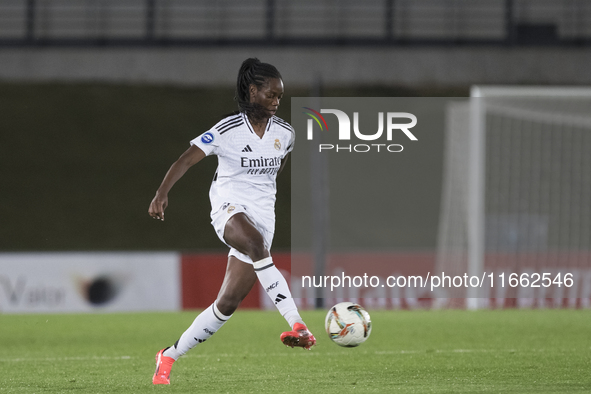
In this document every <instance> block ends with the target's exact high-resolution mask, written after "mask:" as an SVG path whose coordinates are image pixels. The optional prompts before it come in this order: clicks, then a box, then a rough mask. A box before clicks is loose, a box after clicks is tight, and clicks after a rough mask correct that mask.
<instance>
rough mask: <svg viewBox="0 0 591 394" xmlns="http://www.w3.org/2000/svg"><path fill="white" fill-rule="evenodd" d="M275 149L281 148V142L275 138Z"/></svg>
mask: <svg viewBox="0 0 591 394" xmlns="http://www.w3.org/2000/svg"><path fill="white" fill-rule="evenodd" d="M275 149H277V150H279V149H281V142H279V139H278V138H277V139H275Z"/></svg>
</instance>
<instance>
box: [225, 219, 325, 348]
mask: <svg viewBox="0 0 591 394" xmlns="http://www.w3.org/2000/svg"><path fill="white" fill-rule="evenodd" d="M224 240H225V241H226V243H227V244H228V245H230V246H232V247H233V248H235V249H236V250H238V251H239V252H240V253H243V254H245V255H247V256H248V257H250V259H251V260H252V261H253V268H254V272H255V273H256V276H257V278H258V279H259V281H260V282H261V285H262V286H263V289H265V292H266V293H267V295H268V296H269V297H270V298H271V301H273V303H274V304H275V306H276V307H277V309H278V310H279V313H281V315H282V316H283V317H284V318H285V320H287V323H288V324H289V326H290V327H292V331H287V332H284V333H283V334H281V337H280V339H281V342H283V343H284V344H285V345H286V346H291V347H294V346H298V347H303V348H305V349H308V350H309V349H310V348H311V347H312V346H314V345H315V344H316V339H315V338H314V336H313V335H312V333H311V332H310V331H308V329H307V328H306V326H305V324H304V321H303V320H302V318H301V317H300V314H299V312H298V308H297V306H296V305H295V302H294V301H293V298H292V296H291V292H290V290H289V286H288V285H287V281H286V280H285V277H284V276H283V275H282V274H281V272H280V271H279V270H278V269H277V267H275V265H274V264H273V259H272V258H271V256H270V254H269V251H268V250H267V248H266V246H265V239H264V237H263V235H262V234H261V233H260V232H259V230H258V229H257V228H256V226H255V224H254V223H253V222H252V220H251V219H250V218H249V217H248V216H247V215H245V214H244V213H237V214H235V215H234V216H232V217H231V218H230V219H229V220H228V221H227V223H226V225H225V229H224ZM269 244H270V242H269Z"/></svg>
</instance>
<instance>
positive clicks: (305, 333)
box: [280, 323, 316, 350]
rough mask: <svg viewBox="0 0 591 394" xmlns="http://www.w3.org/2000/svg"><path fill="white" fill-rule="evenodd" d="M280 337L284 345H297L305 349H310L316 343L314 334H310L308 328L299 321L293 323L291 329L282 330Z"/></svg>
mask: <svg viewBox="0 0 591 394" xmlns="http://www.w3.org/2000/svg"><path fill="white" fill-rule="evenodd" d="M280 338H281V342H283V344H284V345H285V346H291V347H295V346H299V347H303V348H304V349H306V350H310V349H311V348H312V346H314V345H316V338H314V335H312V333H311V332H310V331H309V330H308V328H307V327H306V326H305V325H303V324H301V323H296V324H294V325H293V330H292V331H286V332H284V333H283V334H281V337H280Z"/></svg>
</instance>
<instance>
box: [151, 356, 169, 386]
mask: <svg viewBox="0 0 591 394" xmlns="http://www.w3.org/2000/svg"><path fill="white" fill-rule="evenodd" d="M166 349H168V348H166ZM166 349H162V350H160V351H159V352H158V353H157V354H156V372H154V377H153V378H152V383H154V384H170V369H171V368H172V364H173V363H174V358H172V357H166V356H163V355H162V353H164V351H165V350H166Z"/></svg>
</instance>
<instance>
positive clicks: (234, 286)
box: [152, 256, 257, 384]
mask: <svg viewBox="0 0 591 394" xmlns="http://www.w3.org/2000/svg"><path fill="white" fill-rule="evenodd" d="M256 281H257V277H256V275H255V273H254V272H253V270H252V266H251V265H250V264H247V263H245V262H243V261H240V260H238V259H237V258H236V257H234V256H230V257H229V259H228V265H227V266H226V274H225V276H224V281H223V283H222V287H221V289H220V292H219V294H218V297H217V299H216V301H215V302H214V303H213V304H212V305H210V306H209V308H207V309H205V310H204V311H203V312H201V313H200V314H199V315H198V316H197V318H195V320H194V321H193V324H191V326H190V327H189V328H188V329H187V330H186V331H185V332H184V333H183V335H181V337H180V339H179V340H178V341H176V343H175V344H174V345H173V346H171V347H168V348H166V349H162V350H161V351H159V352H158V354H157V355H156V372H155V373H154V377H153V378H152V383H154V384H170V370H171V367H172V364H173V363H174V362H175V361H176V360H177V359H178V358H179V357H180V356H182V355H183V354H185V353H187V352H188V351H189V350H190V349H192V348H194V347H195V346H197V345H198V344H200V343H203V342H205V341H206V340H207V339H209V338H210V337H211V336H212V335H213V334H215V333H216V332H217V331H218V330H219V329H220V328H221V327H222V326H223V325H224V323H225V322H226V321H227V320H228V319H230V317H232V314H233V313H234V311H235V310H236V308H238V305H240V302H241V301H242V300H243V299H244V297H246V296H247V295H248V293H249V292H250V290H251V289H252V286H253V285H254V284H255V283H256Z"/></svg>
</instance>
